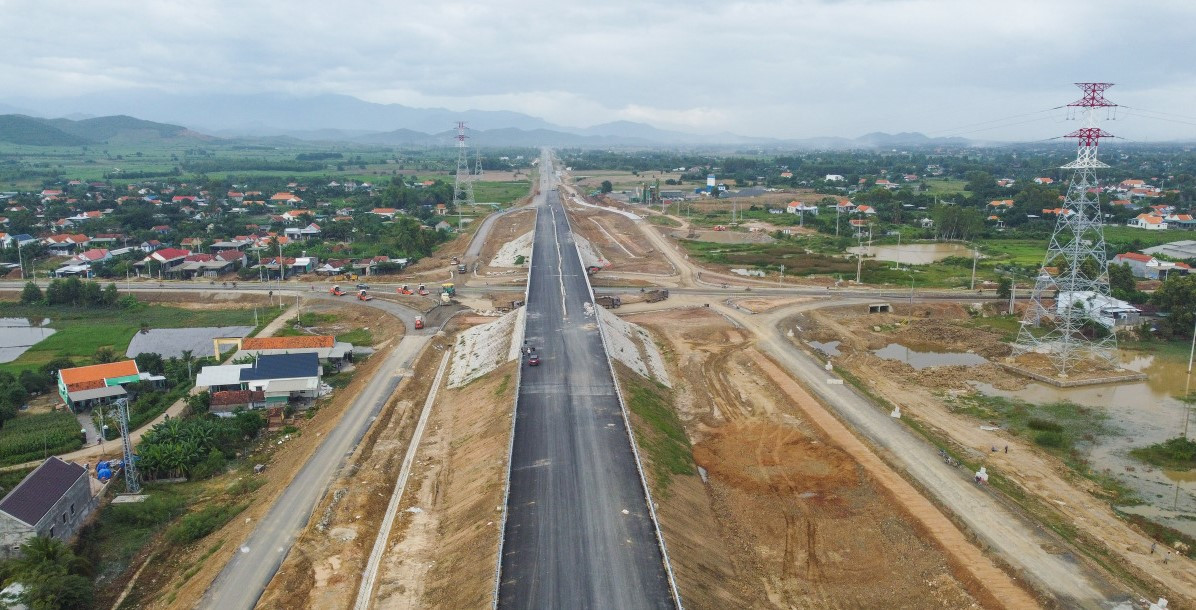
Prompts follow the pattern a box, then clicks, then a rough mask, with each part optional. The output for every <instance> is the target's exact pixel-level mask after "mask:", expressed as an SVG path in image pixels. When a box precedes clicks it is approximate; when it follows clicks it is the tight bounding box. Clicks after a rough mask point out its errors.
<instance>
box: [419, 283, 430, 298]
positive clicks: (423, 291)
mask: <svg viewBox="0 0 1196 610" xmlns="http://www.w3.org/2000/svg"><path fill="white" fill-rule="evenodd" d="M417 292H418V293H419V296H421V297H426V296H428V287H427V286H424V285H423V284H420V285H419V290H418V291H417Z"/></svg>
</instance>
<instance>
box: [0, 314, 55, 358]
mask: <svg viewBox="0 0 1196 610" xmlns="http://www.w3.org/2000/svg"><path fill="white" fill-rule="evenodd" d="M49 324H50V320H49V319H41V320H31V319H29V318H0V363H2V362H12V361H13V360H16V359H17V358H19V357H20V356H21V354H24V353H25V350H27V349H29V348H31V347H33V346H34V345H35V344H37V342H39V341H41V340H42V339H45V338H46V337H49V336H50V335H52V334H54V329H53V328H50V327H49Z"/></svg>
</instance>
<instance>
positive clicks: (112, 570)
mask: <svg viewBox="0 0 1196 610" xmlns="http://www.w3.org/2000/svg"><path fill="white" fill-rule="evenodd" d="M142 489H143V493H145V494H146V495H147V496H148V497H147V498H146V499H145V500H144V501H142V502H130V503H126V504H108V505H106V506H104V508H103V509H101V511H100V515H99V517H98V518H97V519H95V520H94V521H92V522H91V524H89V525H88V526H87V527H85V528H84V529H83V530H82V531H81V532H80V534H79V542H78V544H77V545H76V548H77V549H78V551H79V553H80V554H81V555H82V556H84V557H86V558H87V559H88V561H90V562H91V563H92V565H93V566H94V567H95V571H96V584H97V585H99V586H100V587H101V588H102V587H104V586H105V585H106V584H109V583H112V582H114V581H115V580H116V579H118V578H119V577H120V575H121V574H123V573H124V572H125V571H126V570H127V569H128V568H129V566H130V564H131V563H132V561H133V558H134V557H136V556H137V554H138V553H139V552H140V551H141V550H142V549H143V548H144V547H145V545H146V544H147V543H148V542H149V541H150V539H151V538H153V536H154V535H155V534H157V533H158V532H159V531H161V530H162V529H163V528H164V527H166V525H167V524H168V523H170V522H171V521H173V520H175V519H176V518H177V517H178V516H179V515H181V514H182V513H183V512H184V511H185V510H186V507H187V505H188V504H190V503H191V502H192V501H193V500H194V499H195V497H196V495H197V494H198V493H199V491H200V489H199V487H198V486H195V485H190V484H182V485H153V484H147V485H145V486H144V487H143V488H142Z"/></svg>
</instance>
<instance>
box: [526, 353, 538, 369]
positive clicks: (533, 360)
mask: <svg viewBox="0 0 1196 610" xmlns="http://www.w3.org/2000/svg"><path fill="white" fill-rule="evenodd" d="M527 364H528V366H540V354H532V355H531V357H529V358H528V359H527Z"/></svg>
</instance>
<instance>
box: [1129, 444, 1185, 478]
mask: <svg viewBox="0 0 1196 610" xmlns="http://www.w3.org/2000/svg"><path fill="white" fill-rule="evenodd" d="M1130 455H1132V456H1134V457H1135V458H1137V459H1139V460H1142V461H1143V462H1146V463H1147V464H1151V465H1153V466H1158V467H1160V468H1167V469H1170V470H1191V469H1192V468H1196V442H1193V441H1191V440H1189V439H1186V438H1184V437H1182V436H1180V437H1176V438H1172V439H1167V440H1165V441H1163V442H1161V443H1155V444H1153V445H1148V446H1146V447H1139V448H1137V449H1132V450H1130Z"/></svg>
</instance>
